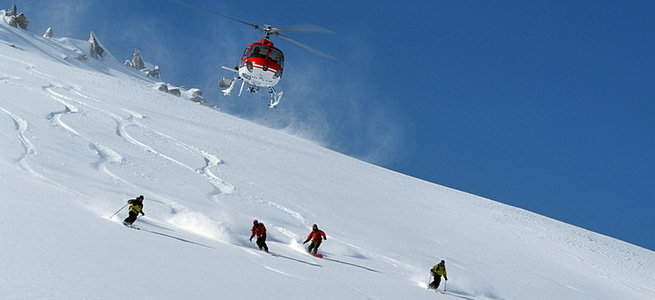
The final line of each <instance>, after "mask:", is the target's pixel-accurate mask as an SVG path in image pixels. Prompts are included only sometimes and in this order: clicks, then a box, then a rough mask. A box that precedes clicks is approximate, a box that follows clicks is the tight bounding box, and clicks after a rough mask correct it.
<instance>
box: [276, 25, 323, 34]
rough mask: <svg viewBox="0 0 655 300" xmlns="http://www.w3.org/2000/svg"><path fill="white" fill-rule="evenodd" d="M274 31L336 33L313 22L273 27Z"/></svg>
mask: <svg viewBox="0 0 655 300" xmlns="http://www.w3.org/2000/svg"><path fill="white" fill-rule="evenodd" d="M273 31H274V32H317V33H334V31H332V30H330V29H326V28H323V27H321V26H316V25H312V24H303V25H296V26H292V27H287V28H273Z"/></svg>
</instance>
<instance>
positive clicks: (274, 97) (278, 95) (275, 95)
mask: <svg viewBox="0 0 655 300" xmlns="http://www.w3.org/2000/svg"><path fill="white" fill-rule="evenodd" d="M268 92H269V93H271V102H269V103H268V107H269V108H276V107H277V105H278V104H280V100H281V99H282V94H283V93H284V92H276V91H275V89H274V88H272V87H270V88H268Z"/></svg>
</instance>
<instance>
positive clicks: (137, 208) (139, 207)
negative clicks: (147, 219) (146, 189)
mask: <svg viewBox="0 0 655 300" xmlns="http://www.w3.org/2000/svg"><path fill="white" fill-rule="evenodd" d="M127 203H128V204H130V212H129V215H128V216H127V218H125V220H124V221H123V225H132V223H134V221H136V217H137V216H138V215H139V214H141V215H142V216H145V215H146V214H144V213H143V195H141V196H139V197H136V199H130V200H127Z"/></svg>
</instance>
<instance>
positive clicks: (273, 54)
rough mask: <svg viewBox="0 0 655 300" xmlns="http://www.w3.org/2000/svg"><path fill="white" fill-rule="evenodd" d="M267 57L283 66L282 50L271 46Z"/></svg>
mask: <svg viewBox="0 0 655 300" xmlns="http://www.w3.org/2000/svg"><path fill="white" fill-rule="evenodd" d="M268 58H269V59H270V60H272V61H273V62H275V63H276V64H278V65H280V66H284V54H282V51H280V50H277V49H275V48H272V47H271V49H270V52H269V53H268Z"/></svg>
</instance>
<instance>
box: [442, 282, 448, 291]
mask: <svg viewBox="0 0 655 300" xmlns="http://www.w3.org/2000/svg"><path fill="white" fill-rule="evenodd" d="M446 286H448V280H447V279H446V281H444V282H443V291H444V292H445V291H446Z"/></svg>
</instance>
